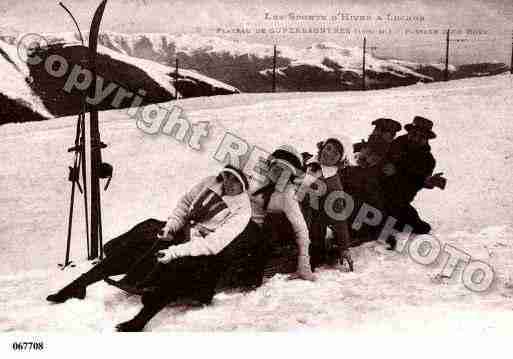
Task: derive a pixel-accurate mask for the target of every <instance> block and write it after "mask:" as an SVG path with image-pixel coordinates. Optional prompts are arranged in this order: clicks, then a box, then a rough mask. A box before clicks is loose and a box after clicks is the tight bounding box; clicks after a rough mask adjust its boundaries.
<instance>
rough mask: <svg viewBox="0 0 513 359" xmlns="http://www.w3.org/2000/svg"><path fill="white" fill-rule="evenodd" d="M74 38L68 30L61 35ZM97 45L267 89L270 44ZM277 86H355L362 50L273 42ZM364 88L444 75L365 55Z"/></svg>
mask: <svg viewBox="0 0 513 359" xmlns="http://www.w3.org/2000/svg"><path fill="white" fill-rule="evenodd" d="M59 36H60V37H62V39H63V40H67V41H72V40H75V41H76V35H75V34H73V33H66V34H60V35H59ZM100 43H101V44H102V45H103V46H105V47H107V48H109V49H111V50H113V51H116V52H119V53H122V54H125V55H128V56H132V57H140V58H145V59H151V60H153V61H157V62H160V63H163V64H173V65H174V62H175V60H176V59H178V61H179V63H180V65H181V66H183V67H185V68H191V69H195V70H197V71H199V72H201V73H203V74H205V75H207V76H210V77H213V78H215V79H218V80H220V81H223V82H226V83H229V84H231V85H233V86H235V87H237V88H239V89H240V90H242V91H245V92H263V91H269V90H270V88H271V85H270V82H271V78H270V77H271V76H272V63H273V60H272V57H273V47H272V46H269V45H263V44H254V43H248V42H244V41H235V40H228V39H224V38H221V37H216V36H203V35H199V34H181V35H172V34H165V33H141V34H120V33H114V32H105V33H102V34H101V35H100ZM277 51H278V59H277V66H278V84H277V86H278V90H282V91H319V90H331V91H340V90H351V89H359V88H360V86H361V82H362V81H361V78H362V62H363V56H362V49H361V48H358V47H347V46H343V44H339V43H334V42H320V43H315V44H312V45H311V46H308V47H306V48H302V49H298V48H293V47H290V46H281V45H278V48H277ZM365 60H366V81H367V88H373V89H376V88H388V87H394V86H402V85H411V84H415V83H417V82H432V81H439V80H442V79H443V77H444V64H440V63H416V62H411V61H404V60H398V59H381V58H378V57H376V56H374V55H373V54H371V53H367V55H366V58H365ZM506 70H507V67H506V65H505V64H502V63H482V64H470V65H463V66H454V65H450V67H449V71H450V73H451V78H452V79H458V78H464V77H473V76H483V75H492V74H497V73H500V72H504V71H506Z"/></svg>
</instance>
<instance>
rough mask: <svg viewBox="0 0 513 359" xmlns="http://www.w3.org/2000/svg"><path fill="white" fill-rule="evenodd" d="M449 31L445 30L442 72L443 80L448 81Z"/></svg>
mask: <svg viewBox="0 0 513 359" xmlns="http://www.w3.org/2000/svg"><path fill="white" fill-rule="evenodd" d="M449 32H450V30H447V39H446V41H445V42H446V44H445V72H444V80H445V81H449Z"/></svg>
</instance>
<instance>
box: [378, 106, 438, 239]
mask: <svg viewBox="0 0 513 359" xmlns="http://www.w3.org/2000/svg"><path fill="white" fill-rule="evenodd" d="M404 129H405V130H406V131H407V132H408V133H407V134H406V135H402V136H399V137H398V138H396V139H395V140H394V141H393V142H392V144H391V146H390V149H389V151H388V154H387V157H386V159H385V164H384V166H383V173H384V175H385V177H384V178H383V182H382V183H383V190H384V194H385V202H386V208H387V212H388V215H390V216H392V217H394V218H395V219H396V220H398V222H399V223H398V224H397V225H396V227H397V228H402V225H404V224H409V225H410V226H412V227H413V232H414V233H417V234H424V233H429V232H430V230H431V226H430V225H429V224H428V223H427V222H425V221H423V220H421V219H420V217H419V214H418V213H417V211H416V209H415V208H413V206H412V205H411V202H413V200H414V198H415V195H416V194H417V192H418V191H420V190H421V189H422V188H423V187H424V185H425V182H426V179H427V178H428V177H430V176H431V175H432V173H433V170H434V168H435V164H436V161H435V159H434V157H433V155H432V154H431V147H430V146H429V144H428V141H429V140H432V139H434V138H436V134H435V133H434V132H433V122H432V121H431V120H429V119H427V118H425V117H421V116H415V118H414V119H413V122H412V123H409V124H407V125H405V126H404Z"/></svg>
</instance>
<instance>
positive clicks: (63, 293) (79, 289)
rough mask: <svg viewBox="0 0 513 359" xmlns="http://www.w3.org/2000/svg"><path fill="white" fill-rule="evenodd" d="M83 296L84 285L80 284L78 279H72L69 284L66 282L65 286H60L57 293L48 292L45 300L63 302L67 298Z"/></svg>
mask: <svg viewBox="0 0 513 359" xmlns="http://www.w3.org/2000/svg"><path fill="white" fill-rule="evenodd" d="M85 296H86V287H85V286H82V285H80V284H79V283H78V281H73V282H72V283H71V284H68V285H67V286H66V287H64V288H62V289H61V290H60V291H58V292H57V293H55V294H50V295H49V296H48V297H46V300H47V301H49V302H53V303H64V302H65V301H67V300H68V299H71V298H78V299H84V298H85Z"/></svg>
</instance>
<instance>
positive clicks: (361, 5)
mask: <svg viewBox="0 0 513 359" xmlns="http://www.w3.org/2000/svg"><path fill="white" fill-rule="evenodd" d="M64 2H65V4H66V5H67V6H68V7H69V8H70V9H71V10H72V12H73V13H74V14H75V16H76V17H77V19H78V21H79V23H80V25H81V27H82V28H83V29H85V31H86V30H87V28H88V27H89V24H90V21H91V17H92V14H93V12H94V8H95V7H96V6H97V4H98V3H99V2H100V0H65V1H64ZM0 14H1V15H2V25H0V31H3V32H9V31H11V32H12V31H17V32H21V33H25V32H63V31H73V29H74V28H73V24H72V23H71V21H70V20H69V19H68V18H67V16H66V14H65V13H64V11H63V10H62V9H61V8H60V7H59V6H58V1H57V0H55V1H54V0H31V1H22V0H0ZM291 14H293V15H294V16H295V17H296V18H294V19H291V18H290V15H291ZM388 15H392V16H397V17H398V18H390V17H388ZM297 16H300V17H301V18H299V19H298V18H297ZM302 16H325V18H317V19H304V18H302ZM353 17H358V18H356V19H355V18H353ZM448 28H450V29H451V30H452V31H453V33H452V34H451V43H450V44H451V52H450V58H451V60H452V61H451V62H453V63H463V62H467V63H469V62H477V61H492V60H493V61H500V62H505V63H508V64H509V61H510V57H511V47H512V46H511V42H512V35H511V34H512V30H513V1H511V0H503V1H499V0H481V1H477V0H453V1H444V0H392V1H386V0H360V1H355V0H353V1H346V0H340V1H335V0H320V1H315V2H313V1H310V0H292V1H284V0H238V1H236V0H208V1H206V0H187V1H185V0H184V1H181V0H177V1H169V0H109V1H108V4H107V8H106V11H105V17H104V20H103V23H102V30H105V31H107V30H108V31H116V32H124V33H134V32H165V33H191V32H193V33H200V34H204V35H214V36H219V37H227V38H231V39H237V40H242V41H246V42H258V43H266V44H274V43H276V44H277V45H278V46H279V45H289V46H295V47H306V46H309V45H311V44H312V43H316V42H320V41H330V42H335V43H338V44H340V45H343V46H361V45H362V42H363V37H364V36H365V37H366V38H367V43H368V46H369V51H372V52H373V53H374V54H375V55H378V56H396V57H401V58H404V59H410V60H415V61H421V60H424V61H439V60H440V59H441V58H442V57H443V56H444V52H445V37H446V35H445V33H444V31H446V29H448ZM322 29H324V31H328V30H329V31H330V32H331V33H329V34H327V33H326V32H325V33H319V32H320V31H323V30H322ZM262 30H265V33H262V32H261V31H262ZM285 30H286V31H287V33H283V31H285ZM298 30H299V32H298ZM380 30H381V32H382V33H380ZM257 31H260V32H259V33H257ZM278 31H280V32H279V33H277V32H278ZM303 31H313V33H310V34H308V33H307V34H305V33H304V32H303ZM315 31H317V33H315ZM335 31H338V32H335ZM433 31H437V32H436V33H433ZM468 31H471V33H469V32H468Z"/></svg>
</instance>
